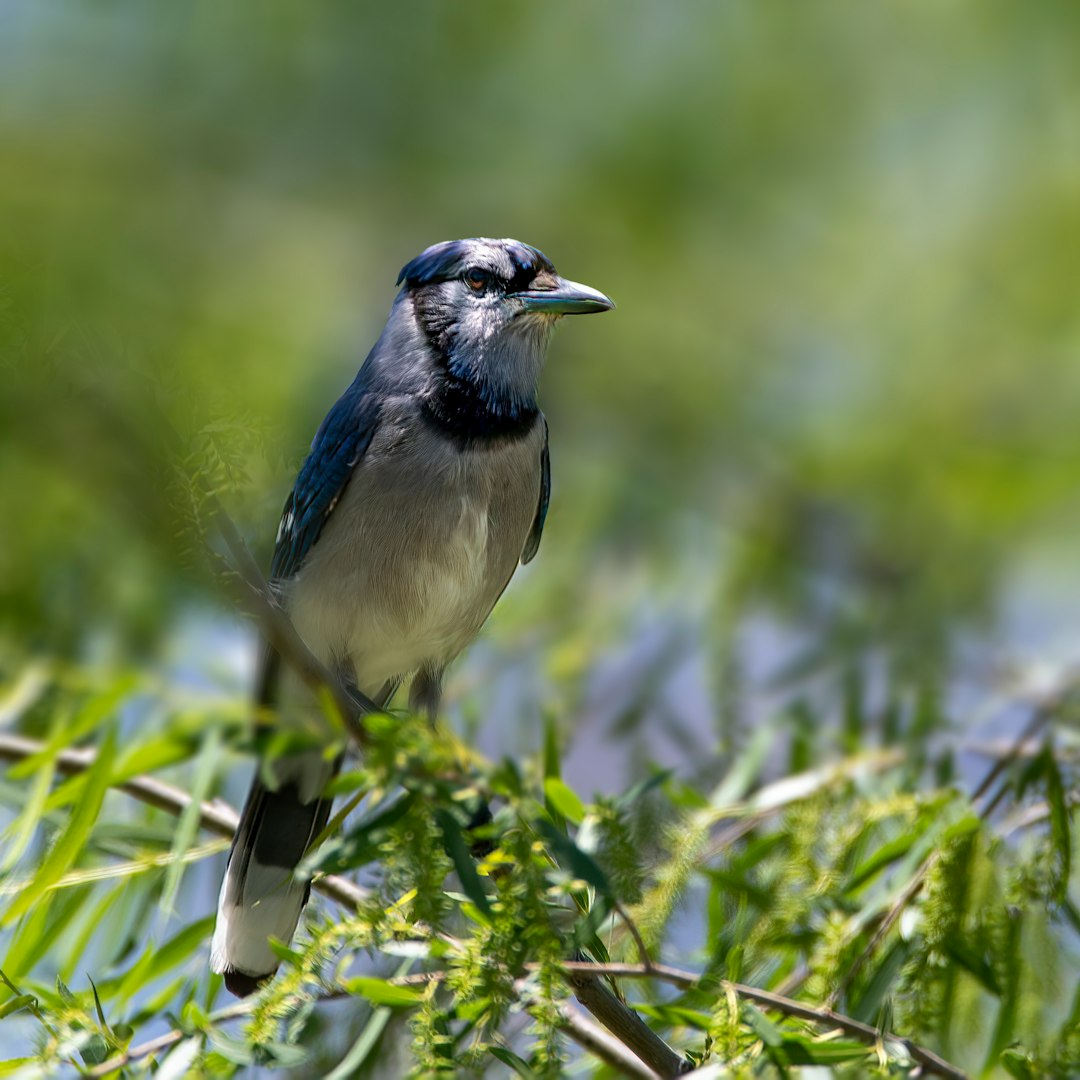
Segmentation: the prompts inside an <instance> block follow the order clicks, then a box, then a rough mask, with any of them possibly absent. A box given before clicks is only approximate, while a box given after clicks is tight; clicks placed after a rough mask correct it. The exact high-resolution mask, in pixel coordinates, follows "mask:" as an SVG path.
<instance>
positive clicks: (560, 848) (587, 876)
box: [537, 819, 611, 897]
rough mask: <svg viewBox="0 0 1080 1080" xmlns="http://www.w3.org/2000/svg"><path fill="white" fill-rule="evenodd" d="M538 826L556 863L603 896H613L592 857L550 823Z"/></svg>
mask: <svg viewBox="0 0 1080 1080" xmlns="http://www.w3.org/2000/svg"><path fill="white" fill-rule="evenodd" d="M537 824H538V826H539V828H540V831H541V832H542V833H543V835H544V839H545V840H546V841H547V843H548V846H549V847H550V848H551V852H552V854H553V855H554V856H555V861H556V862H557V863H558V864H559V866H560V867H561V868H562V869H563V870H566V871H569V873H570V874H572V875H573V876H574V877H575V878H578V879H579V880H581V881H584V882H585V883H586V884H587V885H591V886H592V887H593V888H594V889H596V891H597V892H598V893H600V894H601V895H603V896H607V897H610V896H611V886H610V885H609V884H608V879H607V876H606V875H605V873H604V871H603V870H601V869H600V866H599V865H598V864H597V862H596V861H595V860H594V859H593V858H592V856H590V855H587V854H586V853H585V852H584V851H582V850H581V848H579V847H578V846H577V844H575V843H574V842H573V840H571V839H570V837H568V836H565V835H564V834H563V833H561V832H560V831H559V830H558V829H557V828H556V827H555V826H554V825H552V824H551V823H550V822H548V821H544V820H543V819H541V820H540V821H539V822H537Z"/></svg>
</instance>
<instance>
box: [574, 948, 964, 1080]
mask: <svg viewBox="0 0 1080 1080" xmlns="http://www.w3.org/2000/svg"><path fill="white" fill-rule="evenodd" d="M562 966H563V968H564V969H565V970H566V971H567V972H570V973H573V975H574V976H576V977H577V978H580V979H582V980H589V981H595V980H597V979H602V978H607V977H622V978H629V979H659V980H661V981H662V982H666V983H670V984H671V985H673V986H678V987H679V988H680V989H682V990H692V989H696V988H698V987H700V986H701V985H702V983H703V981H704V980H702V978H701V976H699V975H695V974H694V972H692V971H684V970H682V969H681V968H675V967H671V966H669V965H667V964H651V965H648V966H646V965H645V964H594V963H591V962H582V961H567V962H566V963H564V964H563V965H562ZM717 982H718V983H719V985H720V986H726V987H730V988H731V989H732V990H734V991H735V993H736V994H738V995H739V996H740V997H744V998H746V999H747V1000H748V1001H753V1002H754V1003H755V1004H758V1005H763V1006H764V1007H765V1008H767V1009H773V1010H775V1011H776V1012H780V1013H784V1014H785V1015H786V1016H794V1017H797V1018H798V1019H800V1020H808V1021H810V1022H811V1023H814V1024H820V1025H822V1026H823V1027H825V1028H826V1029H839V1030H840V1031H843V1032H844V1034H846V1035H851V1036H852V1037H853V1038H856V1039H858V1040H859V1041H861V1042H865V1043H866V1044H867V1045H869V1046H876V1045H877V1044H878V1043H879V1042H880V1041H881V1039H882V1037H886V1038H889V1039H891V1040H893V1041H895V1042H897V1043H899V1044H900V1045H901V1046H903V1048H904V1049H905V1050H906V1051H907V1053H908V1054H909V1056H910V1057H911V1059H912V1060H913V1061H916V1062H918V1063H919V1064H920V1065H922V1066H923V1067H924V1068H925V1069H927V1070H929V1071H930V1072H932V1073H933V1074H934V1075H936V1076H944V1077H948V1078H949V1080H966V1076H967V1074H966V1073H964V1072H963V1071H962V1070H960V1069H958V1068H956V1066H955V1065H950V1064H949V1063H948V1062H947V1061H945V1060H944V1059H943V1058H940V1057H938V1055H937V1054H935V1053H934V1052H933V1051H932V1050H927V1049H926V1048H925V1047H923V1046H919V1045H918V1044H917V1043H913V1042H912V1041H911V1040H910V1039H905V1038H902V1037H901V1036H898V1035H893V1034H889V1033H887V1032H882V1031H879V1030H878V1029H877V1028H875V1027H872V1026H871V1025H870V1024H864V1023H863V1022H862V1021H861V1020H855V1019H853V1018H852V1017H850V1016H845V1015H844V1014H843V1013H838V1012H836V1011H834V1010H833V1009H825V1008H816V1007H815V1006H813V1005H806V1004H804V1003H803V1002H801V1001H793V1000H792V999H791V998H786V997H783V996H782V995H781V994H774V993H772V992H771V991H769V990H762V989H760V988H758V987H756V986H747V985H745V984H744V983H733V982H728V981H727V980H726V979H722V980H717Z"/></svg>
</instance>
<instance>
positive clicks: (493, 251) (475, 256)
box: [397, 236, 555, 285]
mask: <svg viewBox="0 0 1080 1080" xmlns="http://www.w3.org/2000/svg"><path fill="white" fill-rule="evenodd" d="M485 255H487V256H488V259H487V260H486V261H487V262H489V263H490V264H491V265H490V267H489V269H491V270H494V271H495V272H496V273H498V274H499V275H500V276H501V277H503V278H504V279H506V280H510V279H511V278H521V279H524V280H531V279H532V277H533V276H534V275H535V274H537V273H538V272H539V271H540V270H547V271H548V272H550V273H554V272H555V267H554V266H552V265H551V260H550V259H549V258H548V257H547V256H546V255H545V254H544V253H543V252H542V251H540V250H539V249H537V248H534V247H532V246H531V245H530V244H523V243H522V242H521V241H520V240H489V239H488V238H487V237H483V236H480V237H473V238H472V239H469V240H444V241H443V242H442V243H441V244H432V245H431V247H429V248H428V249H427V250H426V251H424V252H422V253H421V254H419V255H417V256H416V258H415V259H413V260H412V262H410V263H407V264H406V265H405V266H404V267H403V268H402V271H401V273H400V274H398V279H397V284H398V285H400V284H401V283H402V282H403V281H404V282H405V283H406V284H408V285H429V284H430V283H431V282H433V281H447V280H449V279H450V278H455V277H457V276H458V275H460V274H461V273H462V272H463V271H464V270H465V268H466V267H468V266H471V265H473V264H475V263H477V262H478V261H481V260H483V256H485Z"/></svg>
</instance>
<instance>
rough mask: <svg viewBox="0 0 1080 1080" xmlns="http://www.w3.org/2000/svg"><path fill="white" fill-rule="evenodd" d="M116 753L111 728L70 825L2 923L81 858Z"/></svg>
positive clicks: (9, 921) (28, 906)
mask: <svg viewBox="0 0 1080 1080" xmlns="http://www.w3.org/2000/svg"><path fill="white" fill-rule="evenodd" d="M115 756H116V733H115V730H113V729H110V730H109V732H108V733H107V734H106V736H105V738H104V740H103V741H102V744H101V749H100V750H99V751H98V753H97V758H96V760H95V761H94V764H93V766H92V767H91V768H90V770H89V771H88V772H87V774H86V784H85V786H84V788H83V792H82V797H81V799H80V800H79V802H78V803H77V804H76V806H75V808H74V810H73V811H72V813H71V817H70V819H69V820H68V823H67V826H66V827H65V829H64V830H63V832H62V833H61V834H60V836H59V838H58V839H57V841H56V843H55V844H54V845H53V846H52V849H51V850H50V851H49V853H48V855H46V856H45V859H44V861H43V862H42V864H41V868H40V869H39V870H38V872H37V874H35V875H34V879H33V881H31V882H30V883H29V884H28V885H27V886H26V888H25V889H23V891H22V892H21V893H19V895H18V896H16V897H15V899H14V901H12V903H11V905H10V907H8V909H7V911H6V912H4V916H3V918H2V919H0V925H2V926H10V925H11V924H12V923H13V922H15V921H16V920H17V919H19V918H20V917H21V916H22V915H24V914H25V913H26V912H27V911H29V910H30V909H31V908H32V907H33V906H34V904H35V903H37V901H38V900H40V899H41V897H42V896H43V895H44V894H45V892H46V891H47V890H48V888H49V886H50V885H53V884H54V883H55V882H57V881H59V880H60V878H61V877H62V876H63V875H64V872H65V871H66V870H68V869H69V868H70V867H71V865H72V864H73V863H74V862H75V860H76V859H77V858H78V856H79V854H80V852H81V851H82V849H83V847H84V846H85V844H86V841H87V839H88V838H89V836H90V830H91V829H92V828H93V827H94V822H95V821H97V816H98V812H99V811H100V810H101V804H102V802H103V801H104V799H105V792H106V791H107V790H108V788H109V781H110V779H111V777H112V764H113V759H114V758H115Z"/></svg>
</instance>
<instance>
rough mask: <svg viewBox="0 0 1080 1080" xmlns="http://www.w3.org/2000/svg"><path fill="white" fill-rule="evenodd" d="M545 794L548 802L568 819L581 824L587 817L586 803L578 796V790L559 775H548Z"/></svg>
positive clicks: (545, 782)
mask: <svg viewBox="0 0 1080 1080" xmlns="http://www.w3.org/2000/svg"><path fill="white" fill-rule="evenodd" d="M544 795H545V797H546V798H547V801H548V803H549V804H550V805H551V806H552V807H554V809H555V810H557V811H558V812H559V813H560V814H562V816H563V817H564V818H566V819H567V821H570V822H573V824H575V825H580V824H581V821H582V818H584V817H585V805H584V803H582V801H581V799H580V798H578V796H577V794H576V792H574V790H573V789H572V788H571V787H570V786H569V785H568V784H567V783H566V782H565V781H563V780H560V779H559V777H557V776H548V777H546V778H545V780H544Z"/></svg>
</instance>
